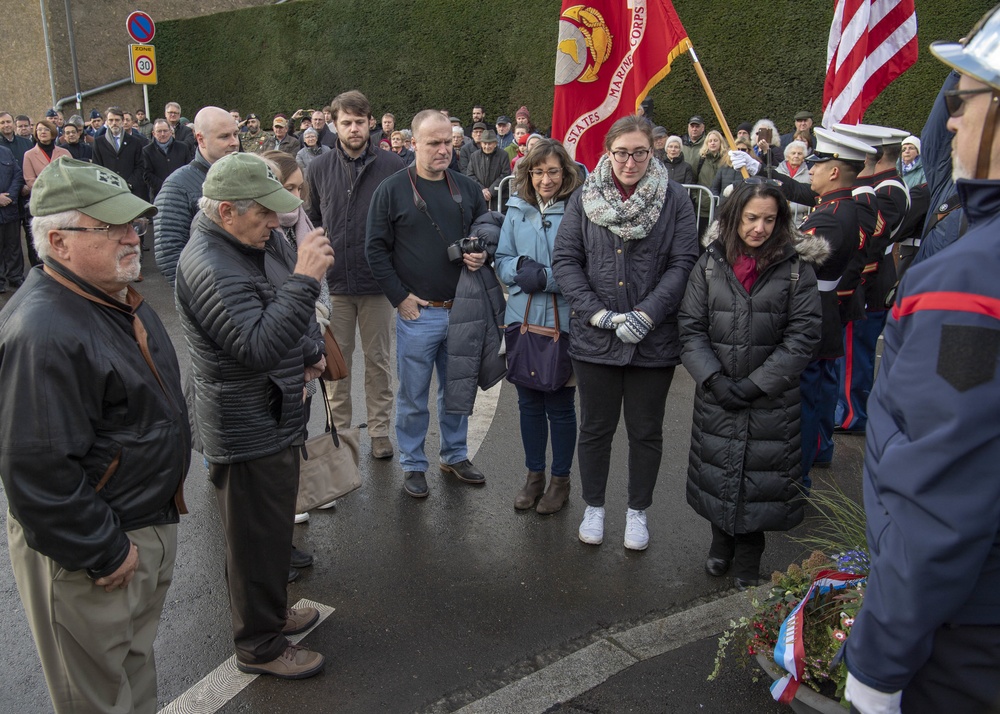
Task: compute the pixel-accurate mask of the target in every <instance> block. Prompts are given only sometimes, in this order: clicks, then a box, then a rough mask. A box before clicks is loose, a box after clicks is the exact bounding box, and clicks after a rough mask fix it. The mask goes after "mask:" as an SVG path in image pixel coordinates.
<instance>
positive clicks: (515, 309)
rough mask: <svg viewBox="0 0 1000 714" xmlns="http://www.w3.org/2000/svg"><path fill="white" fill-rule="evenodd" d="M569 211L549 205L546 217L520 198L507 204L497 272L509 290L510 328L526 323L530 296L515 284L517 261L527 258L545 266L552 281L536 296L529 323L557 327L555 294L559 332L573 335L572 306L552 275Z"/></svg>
mask: <svg viewBox="0 0 1000 714" xmlns="http://www.w3.org/2000/svg"><path fill="white" fill-rule="evenodd" d="M565 209H566V202H565V201H557V202H556V203H553V204H551V205H549V206H546V208H545V213H544V214H543V213H541V212H539V210H538V207H537V206H532V205H531V204H530V203H528V202H527V201H525V200H524V199H522V198H519V197H518V196H514V197H513V198H511V199H510V201H509V202H508V203H507V217H506V219H505V220H504V222H503V228H501V229H500V245H499V246H498V247H497V256H496V270H497V275H498V276H499V277H500V282H502V283H503V284H504V285H506V286H507V287H508V288H509V291H508V296H507V314H506V315H505V320H506V322H507V324H508V325H511V324H513V323H515V322H524V308H525V307H526V306H527V304H528V294H527V293H525V292H524V291H523V290H521V288H520V286H518V285H517V283H515V282H514V276H515V275H517V261H518V259H519V258H520V257H522V256H524V257H526V258H531V259H532V260H534V261H536V262H538V263H541V264H542V265H544V266H545V275H546V277H547V278H548V282H547V283H546V285H545V291H544V292H541V293H536V294H535V297H534V299H532V301H531V314H530V315H528V321H529V322H530V323H531V324H532V325H543V326H545V327H555V325H556V319H555V313H554V312H553V310H552V296H553V295H555V296H556V304H557V305H558V306H559V329H560V330H562V331H563V332H569V303H568V302H567V301H566V298H565V297H563V294H562V291H561V290H560V289H559V285H558V284H557V283H556V279H555V276H553V275H552V249H553V248H554V246H555V242H556V233H557V232H558V231H559V224H560V223H562V217H563V211H564V210H565Z"/></svg>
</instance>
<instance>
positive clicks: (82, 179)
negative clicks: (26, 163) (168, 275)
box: [30, 156, 156, 226]
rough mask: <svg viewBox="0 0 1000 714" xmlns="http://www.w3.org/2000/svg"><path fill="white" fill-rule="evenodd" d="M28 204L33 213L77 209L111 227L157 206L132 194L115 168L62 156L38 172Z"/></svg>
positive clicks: (35, 214)
mask: <svg viewBox="0 0 1000 714" xmlns="http://www.w3.org/2000/svg"><path fill="white" fill-rule="evenodd" d="M30 206H31V215H33V216H51V215H53V214H55V213H62V212H63V211H72V210H76V211H79V212H80V213H83V214H84V215H87V216H90V217H91V218H93V219H96V220H98V221H102V222H104V223H107V224H108V225H112V226H118V225H123V224H125V223H131V222H132V221H134V220H135V219H136V218H139V217H140V216H155V215H156V207H155V206H154V205H153V204H151V203H147V202H146V201H143V200H142V199H141V198H139V197H138V196H135V195H133V194H132V192H131V191H130V190H129V187H128V183H127V182H126V181H125V179H123V178H122V177H121V176H119V175H118V174H116V173H115V172H114V171H110V170H108V169H106V168H104V167H102V166H98V165H97V164H92V163H90V162H89V161H77V160H76V159H69V158H66V157H65V156H60V157H59V158H58V159H56V160H55V161H53V162H52V163H50V164H49V165H48V166H46V167H45V168H44V169H42V171H41V173H39V174H38V178H37V179H35V186H34V188H32V189H31V203H30Z"/></svg>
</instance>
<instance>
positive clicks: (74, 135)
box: [60, 117, 94, 161]
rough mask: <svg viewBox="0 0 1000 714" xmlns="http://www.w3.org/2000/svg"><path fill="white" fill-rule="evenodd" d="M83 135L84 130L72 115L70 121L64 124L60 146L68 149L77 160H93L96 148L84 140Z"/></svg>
mask: <svg viewBox="0 0 1000 714" xmlns="http://www.w3.org/2000/svg"><path fill="white" fill-rule="evenodd" d="M81 124H82V122H81ZM83 137H84V133H83V131H82V130H81V128H80V127H78V126H77V125H76V124H74V123H73V121H72V117H71V118H70V121H68V122H66V124H65V126H63V134H62V141H61V143H60V146H62V147H63V148H64V149H66V150H67V151H68V152H69V153H70V154H71V155H72V156H73V158H74V159H76V160H77V161H91V160H93V158H94V149H93V147H92V146H91V145H90V144H89V143H87V142H86V141H84V140H83Z"/></svg>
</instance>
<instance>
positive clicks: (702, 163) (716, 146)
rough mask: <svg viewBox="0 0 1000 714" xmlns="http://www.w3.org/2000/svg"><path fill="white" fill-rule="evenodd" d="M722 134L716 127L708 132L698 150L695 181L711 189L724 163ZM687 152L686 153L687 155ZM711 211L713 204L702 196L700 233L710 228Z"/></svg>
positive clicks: (699, 214) (699, 218) (694, 165)
mask: <svg viewBox="0 0 1000 714" xmlns="http://www.w3.org/2000/svg"><path fill="white" fill-rule="evenodd" d="M722 145H723V143H722V134H720V133H719V132H718V131H716V130H715V129H712V131H710V132H708V133H707V134H705V135H704V137H703V138H702V143H701V149H700V150H699V152H698V158H697V161H696V163H694V164H692V167H693V168H694V176H695V179H694V181H695V183H697V184H698V185H700V186H704V187H705V188H707V189H708V190H709V191H711V190H712V184H713V183H715V174H716V173H718V171H719V167H720V166H721V165H722V154H723V151H722ZM686 155H687V154H685V156H686ZM710 213H711V205H710V202H709V200H708V198H707V197H705V196H702V197H701V208H700V209H699V211H698V235H702V234H703V233H704V232H705V230H706V229H707V228H708V220H709V216H710Z"/></svg>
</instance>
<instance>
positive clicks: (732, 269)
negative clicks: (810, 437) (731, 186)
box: [679, 181, 829, 589]
mask: <svg viewBox="0 0 1000 714" xmlns="http://www.w3.org/2000/svg"><path fill="white" fill-rule="evenodd" d="M705 242H707V243H709V245H708V249H707V251H706V252H705V254H704V255H702V256H701V258H700V259H699V260H698V263H697V264H696V265H695V267H694V270H692V271H691V277H690V279H689V281H688V285H687V290H686V292H685V294H684V300H683V302H682V304H681V309H680V313H679V322H680V331H681V343H682V344H683V351H682V353H681V360H682V362H683V363H684V366H685V367H686V368H687V370H688V372H690V373H691V376H692V377H694V380H695V383H696V385H697V389H696V392H695V403H694V419H693V425H692V430H691V452H690V458H689V462H688V484H687V500H688V503H689V504H690V505H691V507H692V508H694V509H695V511H697V512H698V513H699V514H700V515H701V516H703V517H704V518H706V519H707V520H708V521H709V522H711V524H712V545H711V548H710V549H709V552H708V560H707V561H706V563H705V569H706V570H707V571H708V573H709V574H710V575H714V576H720V575H723V574H725V573H726V572H727V571H728V570H729V569H730V567H733V566H735V567H733V574H734V576H735V582H736V586H737V587H739V588H741V589H742V588H745V587H748V586H751V585H756V584H757V583H758V582H759V577H760V575H759V571H760V561H761V556H762V555H763V552H764V532H765V531H771V530H788V529H790V528H792V527H794V526H796V525H798V523H800V522H801V521H802V516H803V508H804V500H803V497H802V489H801V483H800V481H801V465H802V463H801V462H802V458H801V455H802V454H801V448H800V437H799V374H800V373H801V372H802V369H803V368H804V367H805V366H806V364H807V363H808V362H809V360H810V359H812V355H813V350H814V348H815V346H816V345H817V344H818V343H819V338H820V320H821V313H820V302H819V293H818V292H817V288H816V275H815V273H814V272H813V267H812V265H811V264H810V263H820V262H822V260H823V259H824V258H825V257H826V255H827V254H828V253H829V246H828V244H827V243H826V241H825V240H823V239H822V238H815V237H811V236H808V237H806V236H802V235H801V234H798V232H797V231H796V230H795V228H794V227H793V224H792V222H791V213H790V211H789V209H788V203H787V201H786V200H785V199H784V197H783V196H782V194H781V192H780V191H779V190H778V189H777V188H775V187H774V186H770V185H768V184H765V183H761V182H756V181H754V182H747V183H744V184H742V185H740V186H738V187H737V188H736V190H735V191H734V192H733V194H732V196H731V197H730V200H729V201H728V202H727V203H726V204H725V206H723V208H722V212H721V214H720V218H719V221H718V222H717V223H716V224H715V225H714V226H712V228H711V229H709V231H707V232H706V235H705Z"/></svg>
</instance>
